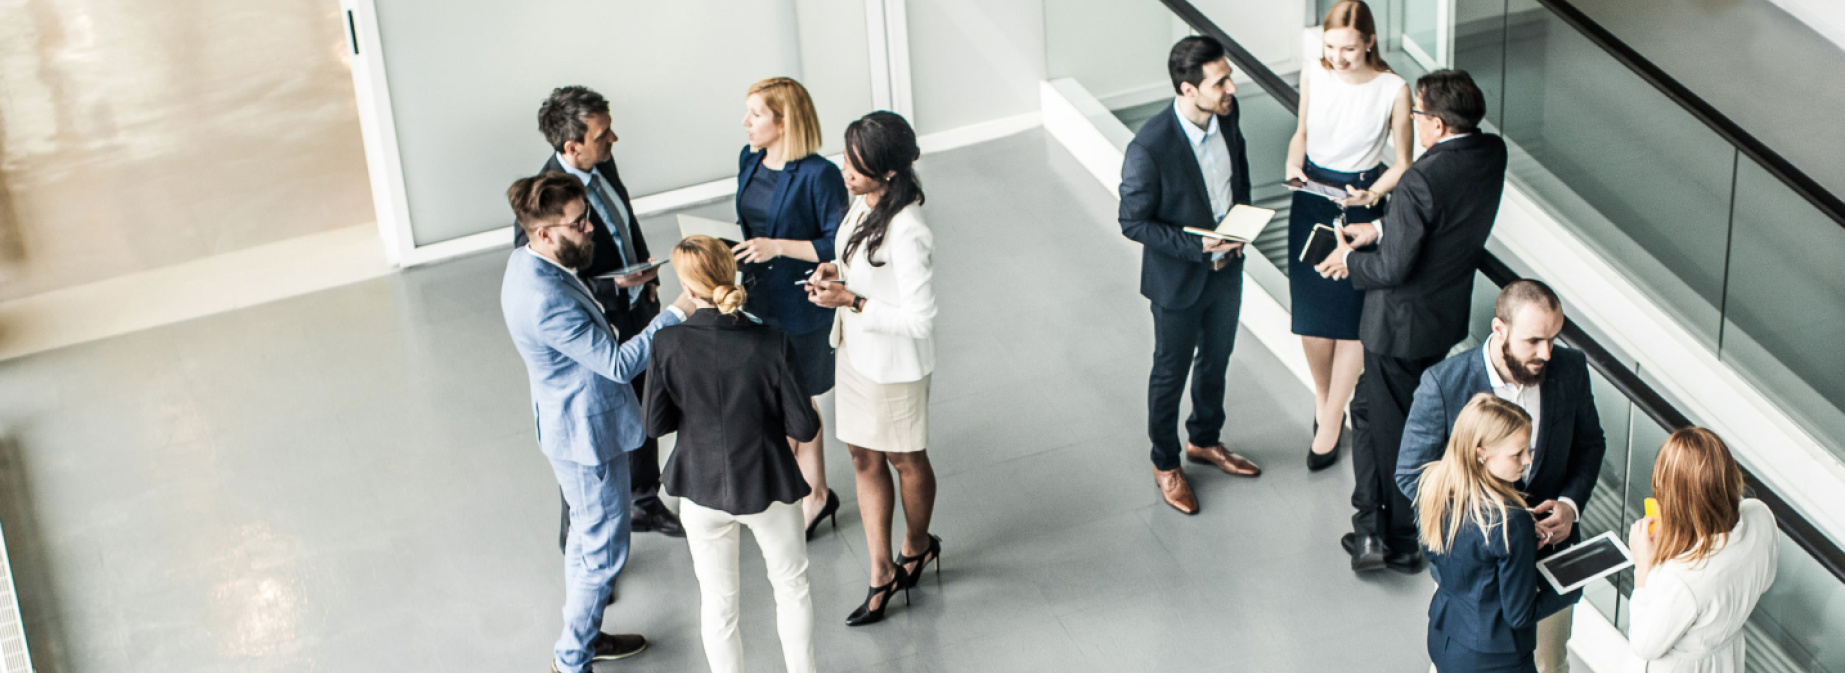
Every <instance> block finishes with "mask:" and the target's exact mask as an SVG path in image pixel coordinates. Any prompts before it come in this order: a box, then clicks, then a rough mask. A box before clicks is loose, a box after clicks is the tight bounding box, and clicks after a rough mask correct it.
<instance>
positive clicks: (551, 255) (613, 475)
mask: <svg viewBox="0 0 1845 673" xmlns="http://www.w3.org/2000/svg"><path fill="white" fill-rule="evenodd" d="M506 198H507V200H508V201H510V202H511V204H512V208H513V213H514V215H516V216H517V217H518V220H519V226H520V227H521V228H522V229H524V231H525V234H526V237H527V238H528V239H529V240H530V242H529V243H528V244H527V245H526V246H525V247H522V248H518V249H515V250H513V253H512V257H511V258H509V259H508V260H507V262H506V278H505V280H504V282H502V283H501V285H500V310H501V312H502V313H504V314H505V317H506V330H507V331H508V332H510V333H511V334H512V340H513V345H514V346H517V347H518V349H519V356H520V357H521V358H524V359H525V370H526V373H527V375H528V376H529V377H530V379H531V384H532V411H533V412H534V413H535V414H536V415H537V417H538V448H539V449H540V450H541V451H543V452H544V454H545V457H546V458H548V459H550V461H551V470H552V472H553V473H555V474H556V475H557V484H558V486H559V487H560V488H561V489H562V490H563V493H564V500H565V501H566V502H567V503H569V505H570V533H569V538H568V540H567V541H566V543H565V550H564V632H563V635H562V636H561V637H559V638H558V640H557V648H556V656H555V659H554V660H553V662H552V667H551V670H552V671H553V672H554V673H580V672H581V671H587V670H589V665H590V662H591V661H595V660H606V659H621V658H625V657H630V656H633V655H635V654H639V653H640V652H641V650H643V649H646V647H647V640H646V639H645V638H642V637H641V636H638V635H609V634H605V633H602V611H603V608H604V607H605V606H606V604H607V603H608V601H609V596H610V586H611V584H612V583H613V582H614V580H615V576H616V575H618V574H620V573H621V569H622V566H623V565H626V564H627V561H628V535H629V532H630V523H629V520H628V507H629V504H630V503H629V498H630V495H629V491H628V456H627V453H628V452H629V451H633V450H634V449H636V448H638V447H640V445H641V442H642V440H643V439H644V438H645V432H644V430H643V428H642V426H641V414H640V411H641V404H640V400H639V399H638V398H636V397H635V395H634V388H633V386H631V385H629V383H630V382H631V381H632V380H633V379H634V377H635V376H638V375H640V374H641V373H642V372H643V371H645V370H646V368H647V358H648V356H649V355H650V353H651V351H652V350H653V335H654V333H655V332H658V331H659V330H660V328H662V327H667V326H671V325H677V324H679V323H680V322H681V321H683V320H685V316H686V314H687V313H690V312H691V300H690V299H688V298H687V297H686V296H685V295H684V294H683V293H682V294H681V295H680V297H679V299H678V301H675V302H673V305H672V306H671V307H669V308H668V309H667V310H666V311H664V312H662V313H660V315H659V317H657V318H655V319H654V320H653V322H652V323H650V324H649V325H647V327H646V329H644V330H642V331H641V333H640V334H637V335H635V336H634V338H632V339H629V340H628V341H627V343H620V342H618V341H617V340H616V338H615V332H614V330H612V329H610V328H609V323H608V320H607V319H606V318H604V317H603V312H602V308H601V307H600V306H599V305H598V304H597V303H596V299H595V297H594V296H593V295H592V294H591V293H590V290H589V288H588V287H586V286H584V285H583V281H582V280H580V279H578V278H577V275H576V273H575V269H576V268H578V267H581V266H582V265H584V264H587V263H589V260H590V259H591V258H592V257H593V256H594V252H595V241H594V240H593V239H591V238H590V234H591V231H592V230H591V227H590V222H589V218H588V217H587V215H586V213H587V209H588V207H587V206H586V205H585V200H584V199H585V196H584V191H583V183H582V182H579V181H578V180H577V179H576V178H573V177H571V176H569V175H567V174H565V173H557V172H553V173H545V174H543V175H539V176H536V177H530V178H525V179H522V180H519V181H518V182H515V183H513V185H512V187H511V188H510V189H508V190H507V191H506Z"/></svg>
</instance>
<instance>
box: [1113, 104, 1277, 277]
mask: <svg viewBox="0 0 1845 673" xmlns="http://www.w3.org/2000/svg"><path fill="white" fill-rule="evenodd" d="M1241 114H1242V104H1241V103H1237V104H1234V105H1231V106H1230V114H1227V115H1220V116H1218V118H1217V128H1218V129H1220V131H1221V133H1222V136H1223V139H1224V142H1225V143H1227V144H1229V146H1230V166H1231V172H1232V175H1231V176H1230V201H1231V202H1232V203H1244V204H1246V203H1249V158H1248V157H1247V156H1246V155H1245V154H1244V152H1243V131H1242V130H1241V129H1239V128H1238V127H1237V119H1238V117H1239V116H1240V115H1241ZM1180 123H1182V122H1180V121H1179V115H1178V114H1177V113H1176V112H1174V111H1172V110H1171V109H1166V108H1162V109H1161V110H1160V113H1159V114H1156V115H1153V118H1152V119H1149V120H1147V125H1146V126H1142V127H1140V132H1139V133H1136V134H1134V141H1133V142H1130V143H1128V147H1127V155H1126V156H1125V157H1124V158H1123V159H1122V162H1121V211H1120V219H1121V235H1123V236H1126V237H1128V238H1130V239H1133V240H1135V241H1137V242H1139V243H1140V244H1141V255H1140V293H1141V295H1143V296H1145V297H1146V298H1147V299H1150V300H1152V301H1153V303H1155V304H1158V305H1160V306H1161V307H1164V308H1170V309H1182V308H1187V307H1190V306H1191V305H1192V304H1195V303H1197V301H1198V297H1199V295H1201V294H1203V292H1204V281H1205V280H1206V279H1208V278H1210V274H1212V273H1233V274H1238V275H1239V276H1240V275H1241V274H1242V273H1243V258H1242V257H1232V258H1231V260H1232V263H1231V264H1230V266H1227V267H1225V268H1224V269H1223V270H1222V271H1216V272H1213V271H1211V268H1210V254H1209V253H1206V252H1205V251H1204V242H1203V240H1202V239H1200V238H1199V237H1197V236H1194V235H1192V234H1187V233H1185V228H1186V227H1199V228H1202V229H1214V228H1216V227H1217V218H1216V217H1213V216H1212V215H1213V214H1212V212H1211V195H1210V192H1208V191H1205V185H1204V171H1202V170H1200V169H1199V168H1198V157H1197V155H1195V154H1193V153H1192V144H1191V140H1190V139H1189V138H1187V137H1186V136H1185V129H1183V128H1180V127H1179V124H1180ZM1183 123H1189V122H1183ZM1253 252H1254V250H1245V251H1244V254H1250V253H1253Z"/></svg>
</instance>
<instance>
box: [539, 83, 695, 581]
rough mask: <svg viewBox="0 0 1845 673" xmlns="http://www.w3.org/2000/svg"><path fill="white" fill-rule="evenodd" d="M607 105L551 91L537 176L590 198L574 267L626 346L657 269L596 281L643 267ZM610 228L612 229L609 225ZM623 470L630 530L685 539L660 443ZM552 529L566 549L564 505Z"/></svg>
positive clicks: (644, 311)
mask: <svg viewBox="0 0 1845 673" xmlns="http://www.w3.org/2000/svg"><path fill="white" fill-rule="evenodd" d="M612 123H613V119H612V118H611V117H610V116H609V102H608V100H607V99H605V98H603V97H602V94H599V93H596V92H595V91H592V90H590V89H589V88H587V87H581V86H567V87H561V88H558V89H556V90H554V91H552V92H551V97H550V98H547V99H545V102H544V105H541V106H539V108H538V130H539V131H541V132H543V133H544V136H545V140H546V141H547V142H549V143H550V144H551V147H552V149H554V150H556V153H554V154H552V155H551V158H550V159H548V160H546V161H545V165H544V169H543V171H541V172H544V173H548V172H552V171H562V172H565V173H569V174H570V175H573V176H575V177H576V178H577V179H578V180H580V181H582V182H583V186H584V188H585V190H586V191H587V192H588V195H589V199H588V200H589V213H588V214H589V218H590V222H591V225H592V226H593V228H594V229H593V230H592V231H591V232H590V236H591V238H592V240H594V241H595V243H596V246H595V256H594V258H593V259H592V260H590V263H589V264H588V265H587V266H584V267H583V268H580V269H577V277H579V278H581V279H582V280H583V282H584V284H586V285H588V286H589V287H590V288H591V290H592V291H593V292H594V294H595V298H596V302H597V303H599V304H601V305H602V310H603V315H604V316H605V317H607V318H608V321H609V325H610V326H611V327H614V328H615V333H616V335H617V337H618V338H620V339H621V340H623V341H627V340H628V339H630V338H632V337H633V336H634V335H635V334H637V333H639V332H640V331H641V330H642V329H644V328H645V327H646V326H647V324H648V323H649V322H652V321H653V318H654V316H657V315H659V314H660V298H659V294H658V293H659V286H660V281H659V280H658V278H657V276H658V271H657V269H650V270H648V271H644V272H641V273H636V274H629V275H626V276H618V277H615V278H598V276H602V275H605V274H608V273H610V272H612V271H616V270H618V269H621V268H624V267H626V266H629V265H632V264H637V263H640V262H645V261H648V260H650V259H652V258H651V257H649V256H648V255H647V239H646V238H645V237H643V236H642V235H641V227H640V223H639V221H637V220H636V219H635V217H634V208H633V206H632V205H630V204H629V202H628V188H627V187H625V186H623V185H622V184H621V175H620V174H619V173H617V172H616V170H615V159H614V155H613V152H612V149H613V148H614V145H615V141H616V140H617V138H616V136H615V132H614V131H613V130H612V129H611V128H610V126H611V125H612ZM610 223H614V226H610ZM513 232H514V233H513V247H518V246H522V245H525V240H526V239H525V231H524V230H523V229H520V228H519V227H517V226H515V227H513ZM645 386H646V375H645V374H643V375H641V377H640V378H636V379H635V380H634V389H635V392H636V393H637V394H638V393H639V392H640V391H642V390H644V389H645ZM628 461H629V465H628V472H629V475H630V479H631V480H632V483H631V486H632V492H633V511H632V512H631V513H630V516H631V518H632V521H633V527H634V531H635V532H649V531H656V532H660V533H664V534H667V535H671V536H673V537H684V536H685V529H684V528H683V527H681V526H680V525H679V518H678V517H676V516H673V512H672V510H669V509H667V508H666V505H665V504H664V503H661V502H660V494H659V493H660V445H659V443H658V442H657V441H656V440H654V439H653V438H651V437H649V438H647V440H646V442H645V443H644V444H643V445H642V446H641V448H639V449H636V450H634V451H632V452H630V453H628ZM560 527H561V529H560V530H559V531H558V535H557V538H558V543H557V544H558V547H559V548H562V547H563V545H564V538H565V533H566V532H567V531H568V530H569V528H570V507H569V505H568V504H566V505H564V517H563V522H562V523H561V524H560Z"/></svg>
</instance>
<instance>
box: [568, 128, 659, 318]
mask: <svg viewBox="0 0 1845 673" xmlns="http://www.w3.org/2000/svg"><path fill="white" fill-rule="evenodd" d="M557 164H558V165H559V166H563V167H564V172H565V173H569V174H571V175H574V176H576V178H577V179H578V180H582V181H583V189H585V190H588V191H589V205H590V207H591V208H595V209H596V215H597V216H599V217H601V218H602V223H603V225H605V226H607V227H609V238H611V239H614V241H615V253H616V256H617V257H620V258H621V259H622V260H623V262H624V263H627V262H630V261H631V262H643V261H646V260H641V259H634V258H632V257H629V256H628V251H627V250H624V249H622V247H621V239H622V236H621V232H619V231H616V230H615V227H625V226H628V208H627V207H626V206H623V205H622V204H621V199H619V198H603V197H604V196H605V195H606V194H600V193H597V192H598V191H599V190H597V189H595V187H594V186H592V185H591V184H590V180H591V179H592V178H594V177H595V176H593V175H590V174H589V173H587V172H585V171H583V170H582V169H579V168H577V167H576V164H573V163H570V160H569V159H567V158H565V157H564V155H563V154H562V153H559V154H558V155H557ZM603 184H604V185H607V184H608V183H607V182H603ZM610 208H613V209H615V212H613V213H611V212H609V209H610ZM611 215H612V216H614V217H613V219H611V217H610V216H611ZM643 287H645V286H643V285H636V286H634V287H631V288H628V303H629V304H630V305H632V304H634V303H635V302H638V301H640V300H641V289H642V288H643Z"/></svg>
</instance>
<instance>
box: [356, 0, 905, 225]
mask: <svg viewBox="0 0 1845 673" xmlns="http://www.w3.org/2000/svg"><path fill="white" fill-rule="evenodd" d="M377 13H378V31H379V37H380V40H381V42H382V43H383V49H382V52H383V53H382V56H383V59H384V63H385V70H386V76H387V77H388V79H389V84H390V97H391V108H392V114H393V116H394V117H395V122H396V131H397V141H398V149H399V154H400V155H401V157H402V162H403V174H404V189H405V192H406V197H407V200H408V202H409V208H410V220H411V227H412V229H413V233H414V238H415V241H416V243H417V245H428V244H431V243H436V242H440V241H445V240H449V239H454V238H458V237H461V236H466V235H469V234H475V233H479V232H483V231H488V230H492V229H495V228H499V227H505V226H509V225H510V223H511V214H510V212H508V210H507V208H506V202H505V196H504V194H505V189H506V185H507V184H509V183H511V182H512V181H513V180H514V179H517V178H518V177H521V176H525V175H531V174H532V173H535V172H537V171H538V169H539V168H540V167H542V166H543V164H544V161H545V158H546V157H547V156H549V155H550V153H551V148H550V147H549V146H548V145H547V144H546V143H545V142H544V139H543V137H542V136H541V135H540V134H539V132H538V123H537V112H538V106H539V104H540V103H541V102H543V101H544V98H545V96H546V95H548V94H549V93H550V91H551V89H553V88H555V87H558V86H563V85H567V84H581V85H585V86H588V87H590V88H593V89H595V90H597V91H599V92H601V93H602V94H603V95H604V96H607V97H608V98H609V103H610V108H611V113H612V116H613V117H614V130H615V133H616V134H617V135H618V136H620V138H621V140H620V142H618V143H616V145H615V158H616V161H617V162H619V163H620V165H621V169H622V179H623V181H624V182H625V183H626V184H627V187H628V190H629V192H630V193H631V194H634V195H637V196H639V195H645V194H651V193H657V192H662V191H667V190H671V189H676V188H679V187H685V186H689V185H693V184H698V183H701V182H707V181H711V180H716V179H721V178H724V177H727V176H731V175H735V174H736V168H737V151H738V149H739V148H740V147H742V145H743V141H744V136H743V131H742V128H741V120H742V117H743V94H744V91H745V89H746V88H747V87H748V86H749V85H750V83H752V82H754V81H756V80H758V79H761V78H764V77H772V76H777V75H785V76H790V77H795V78H798V79H801V80H802V82H803V83H804V84H806V85H807V86H808V88H809V90H810V91H811V92H812V93H813V95H814V98H815V105H816V106H817V107H818V108H819V111H820V115H821V125H822V130H823V132H824V134H825V137H826V138H827V139H828V140H829V141H831V142H828V143H827V144H828V145H829V147H828V148H827V150H828V151H837V150H838V148H839V145H840V142H839V140H838V139H839V138H840V134H841V133H842V132H843V131H844V128H845V127H844V123H845V121H847V120H849V119H853V118H856V117H857V116H858V115H861V114H864V113H865V112H868V111H870V109H871V75H870V65H869V58H868V56H867V54H868V52H869V48H868V46H867V39H866V35H865V25H866V21H865V3H864V2H863V0H773V1H763V2H723V1H720V0H678V1H675V2H646V1H644V0H618V1H613V2H610V1H606V0H604V1H596V0H550V1H547V2H542V3H492V2H471V3H453V2H439V1H437V0H392V1H390V2H378V3H377Z"/></svg>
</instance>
